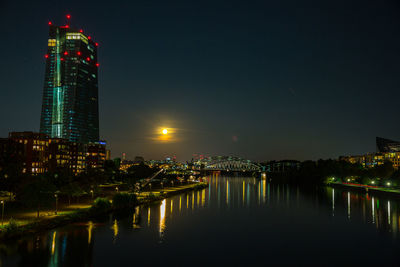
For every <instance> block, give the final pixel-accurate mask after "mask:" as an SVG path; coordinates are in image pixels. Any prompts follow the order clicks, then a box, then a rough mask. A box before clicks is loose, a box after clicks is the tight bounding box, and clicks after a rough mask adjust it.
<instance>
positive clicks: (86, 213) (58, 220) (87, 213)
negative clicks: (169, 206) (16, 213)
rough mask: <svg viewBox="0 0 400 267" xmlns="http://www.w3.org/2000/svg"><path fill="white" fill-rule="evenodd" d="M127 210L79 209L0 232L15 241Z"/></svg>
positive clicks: (199, 187) (196, 186)
mask: <svg viewBox="0 0 400 267" xmlns="http://www.w3.org/2000/svg"><path fill="white" fill-rule="evenodd" d="M207 187H208V183H197V184H193V185H192V186H190V187H185V188H181V189H178V190H175V191H170V192H164V193H161V194H160V195H157V196H155V195H154V196H152V197H147V198H144V199H141V200H138V201H137V202H136V203H135V204H133V205H131V206H129V207H128V208H135V207H137V206H140V205H144V204H150V203H153V202H157V201H160V200H163V199H165V198H168V197H171V196H174V195H179V194H181V193H185V192H188V191H197V190H202V189H205V188H207ZM126 208H127V207H124V208H115V207H111V208H109V209H107V210H103V211H98V212H94V211H93V210H91V208H84V209H78V210H76V211H74V212H73V213H71V214H66V215H59V216H57V217H54V218H48V219H42V220H38V221H33V222H30V223H27V224H24V225H21V226H18V227H17V228H16V229H14V230H12V231H10V232H8V231H6V230H4V229H3V230H1V231H0V240H1V241H5V240H10V239H13V238H20V237H21V236H23V235H31V234H36V233H40V232H42V231H46V230H51V229H54V228H56V227H60V226H64V225H67V224H70V223H74V222H77V221H80V220H86V219H90V218H95V217H99V216H103V215H106V214H109V213H112V212H117V211H120V210H124V209H126Z"/></svg>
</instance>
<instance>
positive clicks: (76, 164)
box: [69, 142, 87, 174]
mask: <svg viewBox="0 0 400 267" xmlns="http://www.w3.org/2000/svg"><path fill="white" fill-rule="evenodd" d="M69 148H70V160H71V162H70V168H71V170H72V172H73V173H74V174H79V173H81V172H84V171H85V170H86V151H87V145H86V144H82V143H76V142H71V143H70V146H69Z"/></svg>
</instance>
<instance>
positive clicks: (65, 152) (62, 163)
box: [48, 138, 71, 172]
mask: <svg viewBox="0 0 400 267" xmlns="http://www.w3.org/2000/svg"><path fill="white" fill-rule="evenodd" d="M70 150H71V148H70V142H69V141H68V140H67V139H62V138H52V139H49V151H48V152H49V161H48V162H49V163H48V170H49V171H50V172H57V171H62V170H64V171H69V169H70V163H71V152H70Z"/></svg>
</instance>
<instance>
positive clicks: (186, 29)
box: [0, 0, 400, 161]
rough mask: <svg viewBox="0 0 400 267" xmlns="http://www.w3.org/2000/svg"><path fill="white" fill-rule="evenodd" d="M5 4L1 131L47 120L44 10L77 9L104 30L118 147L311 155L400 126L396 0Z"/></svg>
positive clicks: (368, 142) (103, 69)
mask: <svg viewBox="0 0 400 267" xmlns="http://www.w3.org/2000/svg"><path fill="white" fill-rule="evenodd" d="M0 11H1V12H0V23H1V28H0V36H1V39H0V40H1V42H0V56H1V59H0V136H1V137H6V136H7V135H8V132H9V131H24V130H30V131H39V124H40V111H41V101H42V90H43V82H44V67H45V59H44V54H46V51H47V36H48V25H47V23H48V21H49V20H50V21H52V22H53V23H54V24H57V25H58V24H64V22H65V19H64V17H65V15H66V14H68V13H69V14H71V16H72V19H71V25H72V26H76V27H77V28H82V29H84V31H85V33H88V34H90V35H91V36H92V37H93V39H94V40H95V41H97V42H99V44H100V45H99V49H98V56H99V62H100V64H101V65H100V69H99V98H100V106H99V108H100V135H101V138H102V139H105V140H107V141H108V146H109V148H111V151H112V156H113V157H118V156H120V155H121V153H122V152H126V154H127V158H133V157H134V156H137V155H141V156H144V157H145V159H150V158H152V159H161V158H164V157H165V156H173V155H176V157H177V159H178V160H181V161H183V160H189V159H190V158H191V157H192V154H193V153H199V154H204V155H207V156H208V155H236V156H241V157H244V158H248V159H252V160H257V161H263V160H272V159H298V160H305V159H318V158H336V157H338V156H340V155H349V154H361V153H366V152H374V151H375V136H382V137H387V138H391V139H395V140H396V139H397V140H400V124H399V119H398V107H399V99H400V98H399V97H400V90H399V87H400V83H399V82H400V75H399V68H400V52H399V51H400V34H399V33H400V31H399V30H400V16H399V15H398V14H399V11H400V4H399V3H398V1H298V0H295V1H277V0H276V1H232V0H231V1H216V0H214V1H208V0H202V1H187V0H184V1H165V0H160V1H154V0H147V1H117V0H115V1H17V0H16V1H7V0H5V1H4V0H0ZM160 127H161V128H163V127H165V128H168V129H170V132H171V134H170V135H169V136H170V137H169V139H168V140H166V141H163V140H158V134H159V133H160V132H159V131H160Z"/></svg>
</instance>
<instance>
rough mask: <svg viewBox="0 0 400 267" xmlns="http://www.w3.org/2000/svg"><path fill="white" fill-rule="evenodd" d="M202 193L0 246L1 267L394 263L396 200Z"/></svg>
mask: <svg viewBox="0 0 400 267" xmlns="http://www.w3.org/2000/svg"><path fill="white" fill-rule="evenodd" d="M209 181H210V185H209V187H208V188H207V189H204V190H201V191H196V192H189V193H184V194H181V195H177V196H174V197H171V198H168V199H165V200H163V201H160V202H157V203H154V204H151V205H149V206H142V207H137V208H136V209H132V210H131V211H126V212H125V213H123V214H112V215H109V216H107V217H105V218H103V219H98V220H96V221H93V220H92V221H85V222H81V223H75V224H72V225H68V226H65V227H60V228H57V229H54V230H51V231H48V232H45V233H42V234H37V235H34V236H26V237H24V238H22V239H20V240H17V241H13V242H7V243H2V244H0V255H1V256H0V257H1V266H154V265H166V266H189V265H195V266H206V265H208V266H210V265H211V266H217V265H219V266H226V265H234V266H249V265H272V266H276V265H308V266H309V265H318V266H337V265H345V266H347V265H375V264H377V265H380V266H390V265H393V266H396V265H399V264H400V233H399V227H400V201H399V200H396V199H393V198H385V197H382V196H379V197H378V196H374V195H371V194H369V195H368V194H366V193H361V192H350V191H348V190H346V189H332V188H330V187H315V188H314V187H312V188H308V189H304V188H298V187H295V186H289V185H282V184H279V185H278V184H270V183H268V182H267V181H266V180H260V179H255V178H243V177H226V176H225V177H224V176H218V175H214V176H210V177H209Z"/></svg>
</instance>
